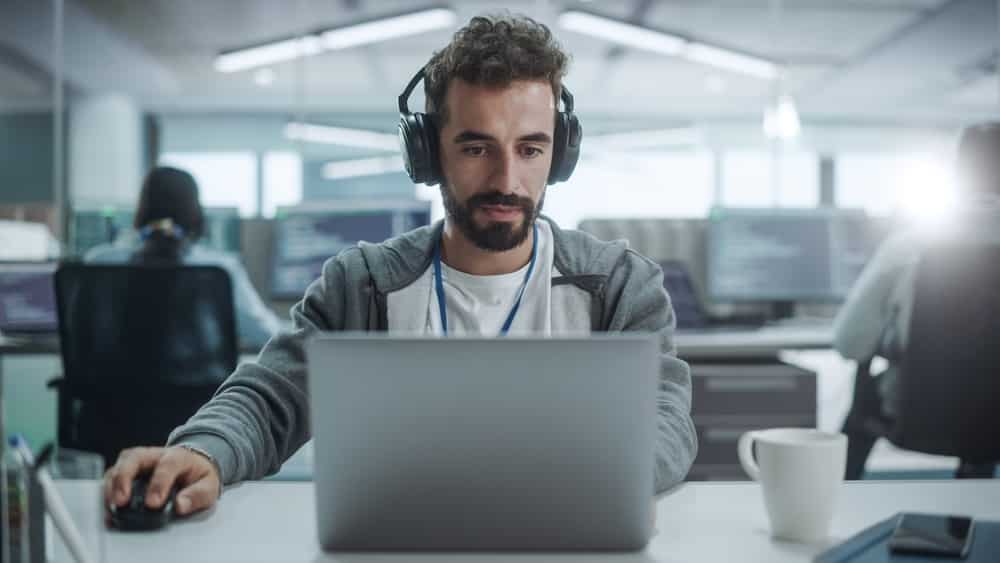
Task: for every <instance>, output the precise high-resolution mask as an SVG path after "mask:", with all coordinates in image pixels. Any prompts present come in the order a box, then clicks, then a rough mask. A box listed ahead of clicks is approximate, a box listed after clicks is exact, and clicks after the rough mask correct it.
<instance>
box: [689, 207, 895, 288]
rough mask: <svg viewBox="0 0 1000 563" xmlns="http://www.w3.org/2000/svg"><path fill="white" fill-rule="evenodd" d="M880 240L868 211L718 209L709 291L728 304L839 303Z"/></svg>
mask: <svg viewBox="0 0 1000 563" xmlns="http://www.w3.org/2000/svg"><path fill="white" fill-rule="evenodd" d="M877 243H878V237H877V235H876V229H875V228H874V226H873V225H872V223H871V221H870V220H869V219H868V217H867V215H866V214H865V213H864V211H862V210H851V209H716V210H713V211H712V213H711V215H710V217H709V222H708V294H709V297H710V298H711V299H712V300H715V301H727V302H746V301H753V302H762V301H772V302H800V301H809V302H836V301H840V300H842V299H844V297H846V295H847V293H848V291H849V290H850V288H851V285H852V284H853V283H854V281H855V280H856V279H857V277H858V275H859V274H860V273H861V270H862V269H863V268H864V265H865V263H866V262H867V261H868V258H869V257H870V256H871V255H872V253H873V252H874V250H875V247H876V245H877Z"/></svg>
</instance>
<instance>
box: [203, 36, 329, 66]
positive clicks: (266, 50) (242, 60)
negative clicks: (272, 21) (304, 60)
mask: <svg viewBox="0 0 1000 563" xmlns="http://www.w3.org/2000/svg"><path fill="white" fill-rule="evenodd" d="M322 51H323V45H322V43H321V41H320V39H319V37H317V36H315V35H306V36H303V37H296V38H294V39H282V40H281V41H275V42H274V43H268V44H266V45H260V46H257V47H249V48H246V49H240V50H238V51H232V52H229V53H223V54H221V55H219V56H218V57H216V58H215V70H217V71H219V72H237V71H240V70H247V69H250V68H256V67H259V66H267V65H271V64H275V63H282V62H285V61H290V60H292V59H297V58H299V57H305V56H311V55H317V54H319V53H321V52H322Z"/></svg>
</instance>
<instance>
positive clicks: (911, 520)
mask: <svg viewBox="0 0 1000 563" xmlns="http://www.w3.org/2000/svg"><path fill="white" fill-rule="evenodd" d="M974 528H975V526H974V523H973V520H972V518H966V517H965V516H950V515H943V514H913V513H905V514H903V515H902V516H901V517H900V518H899V521H898V522H896V529H895V530H894V531H893V533H892V537H891V538H889V550H890V551H892V552H893V553H907V554H920V555H933V556H937V557H956V558H962V559H964V558H965V556H966V555H968V554H969V549H970V547H971V546H972V531H973V529H974Z"/></svg>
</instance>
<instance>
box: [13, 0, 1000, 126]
mask: <svg viewBox="0 0 1000 563" xmlns="http://www.w3.org/2000/svg"><path fill="white" fill-rule="evenodd" d="M28 4H34V2H31V1H30V0H7V2H6V3H4V5H3V6H0V21H2V20H4V19H5V18H4V14H3V12H4V11H5V10H7V11H8V12H9V13H8V16H10V17H7V18H6V20H7V22H8V23H7V24H3V23H0V104H4V103H6V104H8V105H10V104H14V105H16V104H17V102H25V103H27V102H28V101H30V100H36V101H37V100H43V99H44V94H43V95H42V96H41V97H40V96H39V88H41V90H42V91H44V92H47V91H48V88H47V84H46V82H45V81H44V80H38V79H37V76H38V75H42V76H44V75H45V73H46V72H48V71H49V70H50V68H49V66H50V63H51V57H48V59H46V57H44V56H37V55H32V54H31V51H33V50H34V51H38V50H39V49H45V48H47V47H50V44H47V43H45V41H44V40H42V39H39V37H38V35H39V34H38V33H35V34H34V36H32V35H31V34H29V33H28V32H26V31H25V28H28V29H30V28H32V26H33V27H34V28H36V29H37V28H38V27H44V26H45V23H46V22H45V20H44V19H40V20H39V16H37V14H35V12H36V11H34V10H30V9H28V7H26V6H27V5H28ZM416 4H417V3H415V2H413V1H405V0H289V1H282V2H275V1H273V0H212V1H205V0H147V1H143V2H135V1H133V0H66V22H65V28H66V36H65V45H66V53H67V55H66V57H67V63H68V66H67V79H68V81H69V82H70V84H71V85H72V86H73V87H74V88H75V89H76V90H77V91H79V92H81V93H84V94H85V93H87V92H95V91H103V90H116V91H123V92H125V93H128V94H131V95H132V96H134V97H135V99H136V100H137V101H138V103H140V104H141V105H142V106H143V107H146V108H148V109H150V110H153V111H163V112H189V111H196V112H200V111H213V112H214V111H269V112H271V111H273V112H284V113H294V112H296V111H299V109H302V110H303V111H309V112H313V111H364V112H392V111H394V106H395V96H396V95H397V94H398V91H399V90H400V89H401V88H402V86H403V85H405V83H406V82H407V80H408V79H409V78H410V76H411V75H412V73H413V72H414V70H415V69H417V68H418V67H419V66H420V65H421V64H423V63H424V62H425V61H426V60H427V58H428V57H429V56H430V54H431V53H432V52H433V51H434V50H435V49H438V48H440V47H441V46H443V45H444V44H445V43H446V42H447V41H448V39H449V37H450V34H451V33H452V30H447V31H439V32H431V33H426V34H423V35H419V36H414V37H409V38H402V39H397V40H392V41H387V42H384V43H380V44H376V45H371V46H366V47H360V48H355V49H349V50H345V51H339V52H334V53H326V54H323V55H319V56H316V57H311V58H309V59H306V60H304V61H303V62H302V63H298V62H290V63H284V64H278V65H274V66H273V67H272V69H273V71H274V82H273V84H271V85H269V86H260V85H258V84H257V83H256V82H255V72H254V71H246V72H238V73H233V74H220V73H218V72H216V71H215V70H214V69H213V66H212V61H213V57H214V56H215V55H216V54H217V53H218V52H219V51H221V50H225V49H232V48H235V47H240V46H247V45H252V44H255V43H260V42H264V41H267V40H271V39H275V38H281V37H284V36H289V35H293V34H295V33H297V32H300V31H302V30H307V29H315V28H324V27H331V26H336V25H341V24H346V23H350V22H353V21H358V20H361V19H366V18H370V17H375V16H378V15H380V14H387V13H392V12H396V11H401V10H405V9H408V8H412V7H414V6H415V5H416ZM450 4H451V5H452V6H453V7H455V8H456V9H457V11H458V13H459V21H460V22H461V21H466V20H468V19H469V18H470V17H472V16H473V15H476V14H479V13H483V12H490V11H496V10H497V9H500V8H508V9H510V10H511V11H514V12H520V13H525V14H528V15H530V16H533V17H535V18H536V19H539V20H541V21H543V22H546V23H548V24H550V26H552V27H553V28H554V30H555V32H556V34H557V36H558V37H559V39H560V41H561V42H562V43H563V45H564V46H565V47H566V48H567V49H568V50H569V51H570V52H571V53H572V55H573V63H572V67H571V69H570V74H569V76H568V78H567V84H569V85H570V86H571V87H572V89H573V91H574V93H575V95H576V97H577V105H578V108H579V110H580V111H586V112H590V113H594V114H604V115H632V116H639V115H650V116H657V117H662V118H670V119H682V120H685V119H729V118H751V117H754V118H755V117H756V116H759V114H760V111H761V109H762V107H763V105H764V104H765V103H766V101H767V100H768V99H769V98H770V96H771V95H772V92H773V89H772V85H771V84H769V83H768V82H766V81H762V80H759V79H756V78H751V77H747V76H743V75H739V74H736V73H733V72H729V71H725V70H718V69H713V68H710V67H705V66H702V65H698V64H695V63H691V62H686V61H683V60H679V59H674V58H668V57H665V56H662V55H657V54H653V53H649V52H643V51H638V50H634V49H628V48H625V49H623V48H618V47H616V46H615V45H614V44H612V43H609V42H607V41H603V40H599V39H594V38H592V37H588V36H584V35H580V34H577V33H573V32H569V31H565V30H560V29H558V28H557V27H555V20H556V16H557V15H558V14H559V13H560V12H561V11H563V10H564V9H567V8H572V7H582V8H584V9H587V10H589V11H594V12H599V13H601V14H605V15H608V16H613V17H617V18H626V19H633V20H635V21H639V22H641V23H642V24H645V25H648V26H652V27H657V28H661V29H664V30H669V31H674V32H678V33H681V34H684V35H687V36H692V37H696V38H699V39H702V40H704V41H709V42H714V43H717V44H720V45H725V46H730V47H733V48H736V49H739V50H742V51H747V52H752V53H756V54H760V55H763V56H766V57H769V58H772V59H775V60H779V61H785V62H786V63H787V69H788V70H787V82H786V84H787V88H788V90H789V91H790V92H791V93H792V94H793V95H795V97H796V99H797V101H798V104H799V110H800V112H801V113H802V114H803V118H804V119H806V120H809V119H815V120H835V121H838V122H845V121H849V122H902V123H952V122H957V121H964V120H969V119H974V118H981V117H984V116H993V115H997V114H1000V112H998V108H1000V91H998V90H1000V88H998V85H997V81H996V78H995V66H996V65H995V53H996V43H997V38H998V31H997V21H998V18H997V12H996V10H997V8H996V4H997V2H996V0H950V1H949V0H784V2H778V1H776V0H622V1H617V0H614V1H612V0H608V1H600V0H594V1H591V2H574V1H562V0H506V1H503V2H499V1H487V0H452V1H451V2H450ZM775 8H778V9H775ZM33 14H35V15H33ZM32 18H34V20H32ZM19 19H20V20H27V21H20V22H19ZM29 24H30V25H29ZM5 25H6V31H9V33H5ZM43 35H44V34H43ZM49 36H51V32H50V33H49ZM15 51H16V52H19V53H20V54H21V58H22V59H30V60H31V61H33V62H34V63H35V65H36V67H37V69H36V72H34V76H36V78H35V79H34V80H26V79H17V78H15V79H13V80H8V79H6V77H7V76H8V75H9V74H10V73H19V74H18V76H20V75H24V70H23V67H24V66H25V65H24V64H23V63H24V61H23V60H22V61H21V64H10V63H9V62H5V61H9V60H10V57H5V56H4V53H9V52H15ZM12 69H13V70H12ZM18 69H21V70H20V71H18ZM29 75H32V74H31V73H29Z"/></svg>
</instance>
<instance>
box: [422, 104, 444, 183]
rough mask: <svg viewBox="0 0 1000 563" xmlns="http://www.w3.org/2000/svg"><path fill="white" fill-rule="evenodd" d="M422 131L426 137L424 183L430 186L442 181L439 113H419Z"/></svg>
mask: <svg viewBox="0 0 1000 563" xmlns="http://www.w3.org/2000/svg"><path fill="white" fill-rule="evenodd" d="M417 119H418V120H419V121H420V132H421V134H422V135H423V137H424V147H425V151H424V162H425V163H426V166H427V176H426V177H425V179H424V183H425V184H427V185H428V186H433V185H434V184H440V183H441V176H442V174H441V153H440V152H438V150H439V149H438V145H439V144H440V136H439V135H438V120H437V114H434V113H418V114H417Z"/></svg>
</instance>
